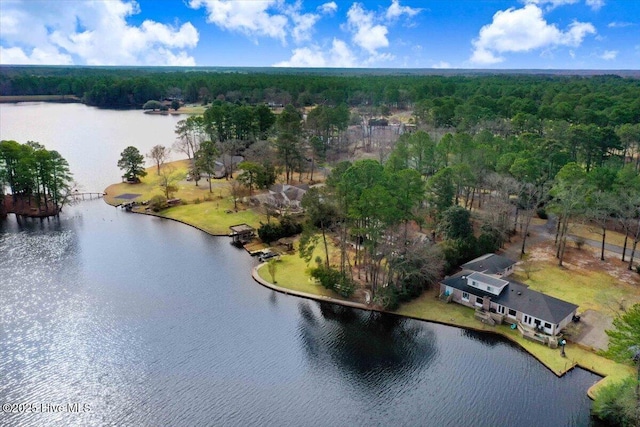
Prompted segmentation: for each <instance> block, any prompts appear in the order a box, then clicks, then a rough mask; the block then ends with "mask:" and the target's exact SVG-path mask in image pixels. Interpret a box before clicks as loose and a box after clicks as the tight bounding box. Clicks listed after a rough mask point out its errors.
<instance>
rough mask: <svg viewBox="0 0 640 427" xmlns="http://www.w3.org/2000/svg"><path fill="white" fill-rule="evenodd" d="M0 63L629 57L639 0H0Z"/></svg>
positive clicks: (593, 65)
mask: <svg viewBox="0 0 640 427" xmlns="http://www.w3.org/2000/svg"><path fill="white" fill-rule="evenodd" d="M0 63H1V64H49V65H52V64H60V65H184V66H194V65H197V66H256V67H269V66H280V67H287V66H289V67H367V68H369V67H371V68H380V67H382V68H486V69H498V68H499V69H522V68H524V69H530V68H538V69H639V68H640V0H486V1H485V0H449V1H445V0H432V1H428V0H423V1H418V0H382V1H368V0H366V1H359V2H354V1H337V0H329V1H326V0H325V1H315V0H314V1H310V0H265V1H260V0H163V1H160V0H137V1H133V0H106V1H83V0H65V1H57V0H53V1H52V0H47V1H40V0H1V1H0Z"/></svg>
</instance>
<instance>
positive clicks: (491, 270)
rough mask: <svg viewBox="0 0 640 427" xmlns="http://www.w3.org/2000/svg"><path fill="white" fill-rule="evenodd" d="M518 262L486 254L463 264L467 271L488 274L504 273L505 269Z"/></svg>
mask: <svg viewBox="0 0 640 427" xmlns="http://www.w3.org/2000/svg"><path fill="white" fill-rule="evenodd" d="M515 263H516V262H515V261H513V260H510V259H509V258H507V257H504V256H502V255H496V254H485V255H482V256H481V257H478V258H476V259H473V260H471V261H469V262H468V263H466V264H462V266H461V267H462V268H463V269H465V270H473V271H479V272H481V273H486V274H498V273H502V272H503V271H504V269H505V268H508V267H511V266H512V265H514V264H515Z"/></svg>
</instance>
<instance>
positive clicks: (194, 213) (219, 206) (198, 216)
mask: <svg viewBox="0 0 640 427" xmlns="http://www.w3.org/2000/svg"><path fill="white" fill-rule="evenodd" d="M230 210H231V211H232V210H233V203H232V202H231V201H230V200H226V199H224V200H219V201H213V202H202V203H199V204H190V205H180V206H176V207H173V208H169V209H165V210H164V211H162V212H160V213H159V215H160V216H162V217H165V218H171V219H175V220H178V221H182V222H186V223H188V224H191V225H193V226H196V227H198V228H200V229H201V230H204V231H206V232H208V233H211V234H216V235H228V234H229V227H230V226H232V225H235V224H241V223H246V224H249V225H251V226H252V227H255V228H257V227H259V226H260V216H259V215H258V214H257V213H256V212H254V211H252V210H239V211H238V212H234V211H232V212H231V213H227V211H230Z"/></svg>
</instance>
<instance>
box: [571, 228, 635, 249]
mask: <svg viewBox="0 0 640 427" xmlns="http://www.w3.org/2000/svg"><path fill="white" fill-rule="evenodd" d="M599 231H600V230H599V229H596V228H595V227H592V226H587V225H584V224H571V226H570V228H569V232H570V233H571V234H573V235H575V236H580V237H583V238H585V239H590V240H595V241H596V242H602V234H600V233H599ZM605 243H608V244H610V245H616V246H620V247H622V246H623V245H624V234H622V233H618V232H616V231H611V230H608V231H607V238H606V240H605ZM629 244H630V242H627V249H629Z"/></svg>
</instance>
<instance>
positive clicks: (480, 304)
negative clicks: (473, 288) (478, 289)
mask: <svg viewBox="0 0 640 427" xmlns="http://www.w3.org/2000/svg"><path fill="white" fill-rule="evenodd" d="M476 305H477V306H478V307H482V297H476Z"/></svg>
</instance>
